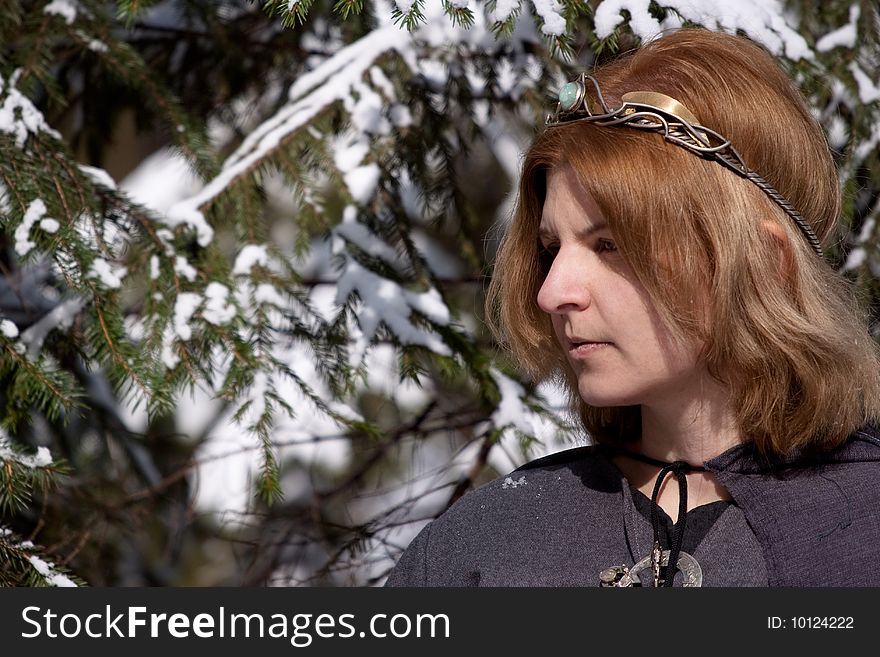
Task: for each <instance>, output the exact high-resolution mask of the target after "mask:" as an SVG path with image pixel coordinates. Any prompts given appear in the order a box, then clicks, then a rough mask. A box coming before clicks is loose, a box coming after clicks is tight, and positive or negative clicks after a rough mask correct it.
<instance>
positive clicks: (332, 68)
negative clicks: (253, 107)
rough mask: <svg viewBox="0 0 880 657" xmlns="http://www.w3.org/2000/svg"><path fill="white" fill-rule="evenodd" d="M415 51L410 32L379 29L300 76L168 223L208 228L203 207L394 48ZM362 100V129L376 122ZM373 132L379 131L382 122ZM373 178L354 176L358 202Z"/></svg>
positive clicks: (369, 101) (206, 236) (341, 97)
mask: <svg viewBox="0 0 880 657" xmlns="http://www.w3.org/2000/svg"><path fill="white" fill-rule="evenodd" d="M411 47H412V46H411V37H410V36H409V35H408V34H407V33H406V32H403V31H402V30H399V29H398V28H397V27H395V26H388V27H383V28H379V29H376V30H374V31H372V32H371V33H369V34H368V35H366V36H364V37H363V38H361V39H359V40H358V41H356V42H355V43H353V44H351V45H349V46H347V47H345V48H343V49H342V50H340V51H339V52H338V53H336V54H335V55H333V56H332V57H330V58H328V59H327V60H326V61H325V62H323V63H322V64H321V65H319V66H318V67H317V68H315V69H314V70H313V71H310V72H309V73H306V74H304V75H301V76H299V78H298V79H297V81H296V83H294V85H293V86H292V87H291V88H290V91H289V92H288V99H289V102H288V103H287V105H285V106H284V107H282V108H281V109H280V110H279V111H278V112H276V113H275V115H274V116H272V117H271V118H269V119H268V120H266V121H264V122H263V123H262V124H261V125H260V126H258V127H257V128H255V129H254V130H252V131H251V132H250V134H249V135H248V136H247V137H246V138H245V139H244V141H243V142H242V144H241V145H240V146H239V147H238V148H237V149H236V150H235V152H233V153H232V154H231V155H230V156H229V157H228V158H227V159H226V161H225V162H224V164H223V167H222V170H221V172H220V174H219V175H217V176H216V177H215V178H214V179H212V180H211V181H209V182H208V184H207V185H205V187H204V189H202V191H201V192H199V193H197V194H195V195H194V196H191V197H189V198H187V199H185V200H183V201H179V202H178V203H176V204H174V205H173V206H172V207H171V208H170V209H169V210H168V213H167V220H168V221H169V222H170V223H173V224H175V225H176V223H181V222H187V223H190V224H192V225H194V226H202V227H204V226H207V221H206V220H205V218H204V215H203V214H202V212H201V209H200V208H202V207H205V206H207V205H208V204H210V203H211V201H213V200H214V199H215V198H216V197H217V196H219V195H220V194H222V193H223V192H224V190H226V188H227V187H228V186H229V185H230V184H232V183H233V182H234V181H235V180H236V179H238V178H239V177H240V176H244V175H247V174H248V173H249V172H250V171H251V170H252V169H253V167H254V166H256V165H257V163H259V162H261V161H263V160H264V159H265V158H266V157H267V156H268V155H269V154H270V153H271V152H272V151H274V150H275V149H276V148H278V147H279V146H281V145H282V143H283V142H284V140H285V139H286V138H287V137H288V136H290V135H291V134H292V133H294V132H296V131H297V130H299V129H301V128H303V127H305V126H306V125H307V124H308V123H309V122H310V121H311V120H312V119H314V118H315V117H316V116H318V115H319V114H320V113H321V112H323V111H325V110H326V108H327V107H328V106H330V105H331V104H332V103H335V102H337V101H340V100H343V101H344V100H345V99H347V98H349V96H350V93H351V91H352V89H353V87H355V86H356V85H358V84H359V83H360V80H361V77H362V76H363V74H364V73H365V72H366V71H367V70H368V69H369V67H370V66H372V65H373V62H374V61H375V60H376V59H378V58H379V57H380V56H381V55H383V54H385V53H386V52H388V51H389V50H395V49H396V50H398V51H400V53H401V54H402V55H405V54H408V52H409V49H410V48H411ZM361 87H362V88H363V85H362V84H361ZM373 95H374V96H375V94H373ZM362 98H364V99H365V100H364V102H365V103H366V104H365V106H364V107H363V108H361V109H359V112H360V113H361V114H360V116H359V119H358V120H359V121H361V122H362V125H368V124H369V122H370V121H371V120H373V119H372V118H371V117H373V115H372V113H371V111H372V110H371V109H370V108H371V106H372V105H371V104H372V102H373V101H372V99H367V97H366V95H364V96H362ZM373 127H374V128H376V129H377V130H379V129H381V122H379V123H377V124H375V125H374V126H373ZM351 173H354V172H353V171H352V172H351ZM372 175H373V174H372V170H366V171H361V172H357V173H356V174H355V175H354V176H353V177H352V184H353V185H354V186H355V188H356V189H355V190H353V193H352V195H353V196H354V197H355V198H356V199H363V198H364V196H365V195H366V194H367V193H368V192H370V191H371V184H370V183H371V176H372ZM212 234H213V233H211V234H209V233H208V232H207V231H205V232H204V233H200V238H199V244H201V245H202V246H206V245H207V243H208V242H210V240H211V235H212ZM205 240H206V241H205Z"/></svg>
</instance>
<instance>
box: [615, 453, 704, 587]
mask: <svg viewBox="0 0 880 657" xmlns="http://www.w3.org/2000/svg"><path fill="white" fill-rule="evenodd" d="M612 449H613V450H614V451H615V452H617V453H618V454H620V455H622V456H626V457H628V458H631V459H634V460H636V461H641V462H643V463H647V464H649V465H653V466H655V467H658V468H660V472H659V474H658V475H657V480H656V481H655V482H654V492H653V493H652V494H651V527H652V528H653V530H654V546H653V548H652V549H651V573H652V574H653V576H654V586H655V587H656V586H664V587H671V586H672V581H673V579H675V571H676V570H677V568H678V559H679V556H680V555H681V546H682V543H683V542H684V531H685V527H686V525H687V476H686V475H687V473H688V472H706V471H707V470H706V468H705V467H703V466H702V465H691V464H690V463H688V462H687V461H673V462H671V463H670V462H669V461H661V460H660V459H654V458H651V457H650V456H645V455H644V454H639V453H637V452H629V451H627V450H625V449H622V448H620V447H612ZM670 472H671V473H673V474H674V475H675V478H676V479H677V480H678V519H677V521H676V523H675V533H674V534H673V537H672V543H671V544H670V550H669V559H668V561H667V562H666V566H665V567H664V566H663V561H664V560H663V548H662V546H661V544H660V513H659V508H660V506H659V505H658V504H657V498H658V497H659V496H660V487H661V486H662V485H663V481H664V480H665V479H666V475H668V474H669V473H670Z"/></svg>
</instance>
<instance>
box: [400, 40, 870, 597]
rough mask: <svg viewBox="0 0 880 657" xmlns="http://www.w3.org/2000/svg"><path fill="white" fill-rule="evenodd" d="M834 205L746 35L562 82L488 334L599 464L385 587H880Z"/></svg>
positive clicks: (520, 474)
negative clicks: (574, 417) (825, 252)
mask: <svg viewBox="0 0 880 657" xmlns="http://www.w3.org/2000/svg"><path fill="white" fill-rule="evenodd" d="M839 211H840V193H839V189H838V182H837V175H836V172H835V168H834V165H833V162H832V159H831V156H830V153H829V150H828V146H827V144H826V142H825V139H824V136H823V134H822V131H821V129H820V127H819V126H818V125H817V124H816V122H815V121H814V120H813V119H812V118H811V116H810V113H809V111H808V109H807V107H806V105H805V103H804V101H803V99H802V98H801V97H800V95H799V94H798V92H797V91H796V90H795V88H794V87H793V85H792V84H791V82H790V81H789V80H788V78H787V77H786V76H785V74H784V73H783V72H782V71H781V70H780V69H779V68H778V67H777V65H776V63H775V62H774V60H773V59H772V57H771V56H770V55H768V54H767V53H766V52H765V51H764V50H762V49H761V48H760V47H758V46H756V45H755V44H753V43H751V42H750V41H748V40H747V39H744V38H741V37H735V36H730V35H724V34H718V33H712V32H708V31H703V30H681V31H678V32H675V33H673V34H669V35H666V36H663V37H661V38H658V39H656V40H654V41H652V42H649V43H647V44H645V45H643V46H642V47H641V48H640V49H638V50H637V51H636V52H634V53H633V54H631V55H628V56H625V57H622V58H620V59H617V60H615V61H613V62H611V63H609V64H607V65H604V66H602V67H600V68H598V69H596V70H594V71H593V72H592V74H591V75H583V76H581V78H580V79H579V80H578V81H576V82H574V83H571V84H569V85H566V86H565V87H563V90H562V91H561V92H560V102H559V106H558V107H557V110H556V112H555V113H554V114H553V115H551V116H549V117H548V119H547V128H546V129H545V130H544V132H543V133H542V134H541V135H539V136H538V138H537V139H536V141H535V143H534V144H533V145H532V147H531V148H530V149H529V151H528V153H527V154H526V158H525V162H524V167H523V175H522V179H521V182H520V189H519V203H518V207H517V210H516V213H515V216H514V219H513V221H512V223H511V225H510V227H509V229H508V232H507V234H506V235H505V238H504V240H503V243H502V246H501V249H500V252H499V255H498V260H497V264H496V269H495V275H494V278H493V281H492V285H491V287H490V289H489V299H488V309H489V313H488V314H489V316H490V321H491V322H492V326H493V329H494V330H495V331H496V334H497V335H498V336H499V337H500V338H501V339H502V341H503V342H504V343H506V344H507V345H509V347H510V349H511V351H512V353H513V355H514V356H515V357H516V358H517V359H518V361H519V362H520V363H521V364H522V366H523V367H524V368H525V369H526V371H527V372H528V373H529V374H531V375H532V376H534V377H535V378H536V379H537V380H542V379H547V378H553V377H558V378H560V379H561V380H563V381H564V382H565V384H566V386H567V388H568V390H569V391H570V393H571V397H572V400H573V405H574V407H575V408H576V410H577V411H578V413H579V415H580V417H581V419H582V421H583V424H584V427H585V429H586V431H587V432H588V434H589V435H590V437H591V438H592V442H593V443H594V444H593V445H592V446H590V447H584V448H579V449H573V450H568V451H565V452H562V453H560V454H555V455H552V456H549V457H546V458H544V459H540V460H538V461H535V462H533V463H530V464H528V465H526V466H524V467H523V468H520V469H519V470H517V471H516V472H514V473H512V474H511V475H510V476H509V477H506V478H503V479H499V480H497V481H495V482H492V483H490V484H487V485H486V486H483V487H482V488H480V489H478V490H476V491H473V492H472V493H470V494H468V495H466V496H465V497H464V498H463V499H462V500H460V501H459V502H458V503H457V504H456V505H454V506H453V507H452V508H451V509H449V510H448V511H447V512H446V513H445V514H444V515H442V516H441V517H440V518H439V519H437V520H436V521H434V522H433V523H431V524H430V525H429V526H428V527H426V528H425V529H424V530H423V531H422V532H421V533H420V534H419V535H418V537H417V538H416V539H415V540H414V541H413V543H412V544H411V546H410V547H409V548H408V549H407V551H406V552H405V553H404V555H403V557H402V558H401V559H400V561H399V563H398V565H397V566H396V568H395V569H394V570H393V571H392V573H391V575H390V577H389V579H388V584H389V585H410V586H430V585H439V586H469V585H482V586H511V585H533V586H596V585H599V586H673V585H674V586H767V585H770V586H858V585H875V586H876V585H880V571H878V569H876V568H875V567H874V566H873V564H875V563H876V562H877V557H878V556H880V547H878V545H880V542H878V539H880V463H878V461H880V434H878V433H877V432H876V431H875V430H874V429H873V428H872V427H873V425H875V424H876V423H877V421H878V418H880V359H878V351H877V348H876V346H875V344H874V342H873V341H872V340H871V338H870V336H869V334H868V332H867V331H866V329H865V327H864V323H863V319H862V318H861V317H860V315H859V312H858V308H857V304H856V303H855V302H854V300H853V298H852V295H851V291H850V289H849V286H848V285H847V283H846V282H845V281H844V280H843V279H842V278H840V277H839V276H838V275H837V274H836V273H835V272H834V271H833V270H832V269H831V268H830V267H829V266H828V265H827V264H826V262H825V261H824V260H823V258H822V246H823V245H825V244H827V243H828V242H829V241H830V240H831V239H832V237H833V235H834V232H835V228H836V224H837V221H838V217H839Z"/></svg>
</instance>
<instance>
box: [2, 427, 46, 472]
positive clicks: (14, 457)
mask: <svg viewBox="0 0 880 657" xmlns="http://www.w3.org/2000/svg"><path fill="white" fill-rule="evenodd" d="M0 461H9V462H12V463H18V464H19V465H22V466H24V467H26V468H30V469H34V468H45V467H47V466H49V465H51V464H52V453H51V452H50V451H49V450H48V448H46V447H38V448H37V453H36V454H34V455H33V456H27V455H25V454H22V453H21V452H19V451H18V450H16V449H13V448H12V445H11V444H10V442H9V437H8V436H7V435H6V433H5V432H4V431H3V430H2V429H0Z"/></svg>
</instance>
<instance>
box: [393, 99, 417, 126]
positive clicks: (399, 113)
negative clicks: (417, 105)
mask: <svg viewBox="0 0 880 657" xmlns="http://www.w3.org/2000/svg"><path fill="white" fill-rule="evenodd" d="M388 118H389V119H391V123H392V125H394V127H395V128H398V129H400V128H408V127H409V126H411V125H412V122H413V119H412V113H411V112H410V111H409V107H407V106H406V105H404V104H402V103H394V104H393V105H392V106H391V108H390V109H389V110H388Z"/></svg>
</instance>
